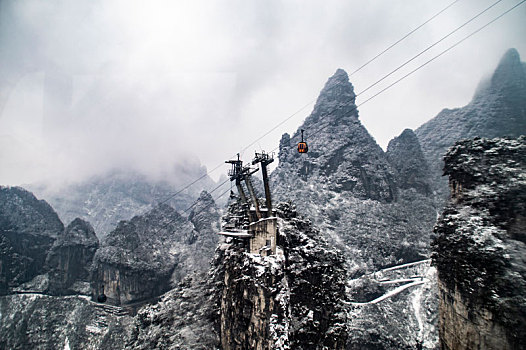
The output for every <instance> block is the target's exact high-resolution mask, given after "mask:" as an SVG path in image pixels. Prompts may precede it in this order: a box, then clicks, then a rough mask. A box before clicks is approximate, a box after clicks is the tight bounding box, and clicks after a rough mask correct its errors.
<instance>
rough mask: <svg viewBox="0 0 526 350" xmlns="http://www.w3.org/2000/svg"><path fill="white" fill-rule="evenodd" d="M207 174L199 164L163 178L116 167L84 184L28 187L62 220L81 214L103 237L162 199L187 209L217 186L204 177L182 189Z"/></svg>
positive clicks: (181, 208) (178, 170) (181, 167)
mask: <svg viewBox="0 0 526 350" xmlns="http://www.w3.org/2000/svg"><path fill="white" fill-rule="evenodd" d="M205 173H206V168H205V167H203V166H200V165H198V164H190V165H186V166H183V165H180V166H179V167H176V168H175V169H174V171H173V174H169V176H166V177H165V178H166V179H167V180H164V181H161V180H157V179H154V178H152V177H148V176H146V175H143V174H140V173H137V172H135V171H129V170H115V171H113V172H109V173H106V174H102V175H99V176H96V177H93V178H91V179H88V180H86V181H83V182H81V183H75V184H71V185H67V186H62V187H57V186H48V185H45V184H34V185H30V186H28V188H29V189H30V190H31V191H33V192H34V193H36V194H37V195H38V196H39V197H42V198H46V200H47V201H48V202H49V203H50V204H51V205H52V206H53V208H54V209H55V210H56V211H57V212H58V214H59V216H60V218H61V219H62V221H63V222H71V221H72V220H73V219H75V218H77V217H79V218H82V219H84V220H86V221H89V222H90V223H91V224H92V225H93V228H94V229H95V232H96V233H97V235H98V237H99V238H100V239H102V238H104V237H105V236H106V235H107V234H108V233H110V232H111V231H112V230H113V229H114V228H115V227H117V224H118V223H119V221H121V220H129V219H131V218H132V217H133V216H135V215H140V214H144V213H146V212H147V211H148V210H150V209H152V208H153V207H154V206H156V205H157V204H158V203H159V202H166V203H167V204H169V205H170V206H172V207H174V208H175V209H177V210H180V211H182V210H185V209H186V208H188V207H189V206H190V205H191V204H192V203H194V201H195V200H196V199H197V197H198V196H199V193H200V192H201V191H202V190H210V189H211V188H213V187H215V183H214V181H213V180H212V179H211V178H209V177H208V176H205V178H203V179H202V180H201V181H199V182H198V183H196V184H195V185H193V186H191V187H190V188H188V189H186V190H184V191H182V192H181V193H179V194H178V195H177V196H173V195H174V194H175V193H177V192H179V191H180V190H181V188H183V187H185V186H186V185H187V184H188V183H191V182H192V181H193V180H195V179H196V178H199V177H201V176H202V175H203V174H205Z"/></svg>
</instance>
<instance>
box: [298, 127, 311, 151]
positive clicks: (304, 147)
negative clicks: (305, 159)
mask: <svg viewBox="0 0 526 350" xmlns="http://www.w3.org/2000/svg"><path fill="white" fill-rule="evenodd" d="M303 131H304V130H303V129H301V142H298V152H299V153H307V152H308V151H309V146H308V145H307V142H305V141H304V140H303Z"/></svg>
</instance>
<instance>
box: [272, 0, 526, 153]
mask: <svg viewBox="0 0 526 350" xmlns="http://www.w3.org/2000/svg"><path fill="white" fill-rule="evenodd" d="M525 2H526V0H522V1H521V2H519V3H518V4H516V5H514V6H513V7H511V8H509V9H508V10H506V11H504V12H503V13H501V14H500V15H498V16H497V17H495V18H493V19H492V20H491V21H489V22H487V23H486V24H484V25H483V26H481V27H479V28H478V29H476V30H475V31H473V32H471V33H470V34H468V35H467V36H465V37H464V38H462V39H461V40H459V41H457V42H456V43H454V44H453V45H451V46H449V47H448V48H447V49H445V50H443V51H442V52H440V53H439V54H437V55H435V56H433V57H432V58H431V59H429V60H428V61H426V62H424V63H422V64H421V65H420V66H418V67H416V68H415V69H413V70H412V71H410V72H409V73H407V74H406V75H404V76H402V77H401V78H399V79H397V80H396V81H394V82H393V83H391V84H390V85H388V86H386V87H385V88H383V89H382V90H380V91H378V92H377V93H375V94H374V95H373V96H371V97H369V98H368V99H366V100H365V101H363V102H362V103H360V104H359V105H354V107H353V109H352V110H351V111H349V113H351V112H354V111H355V110H356V109H357V108H358V107H361V106H363V105H364V104H366V103H367V102H369V101H371V100H372V99H374V98H375V97H377V96H378V95H380V94H382V93H383V92H385V91H387V90H389V89H390V88H392V87H393V86H395V85H396V84H398V83H399V82H401V81H402V80H404V79H406V78H407V77H409V76H410V75H412V74H414V73H415V72H417V71H418V70H420V69H422V68H423V67H425V66H427V65H428V64H429V63H431V62H433V61H434V60H436V59H437V58H439V57H440V56H442V55H444V54H445V53H447V52H449V51H451V50H452V49H453V48H455V47H457V46H458V45H460V44H461V43H463V42H464V41H466V40H467V39H469V38H471V37H472V36H474V35H475V34H477V33H478V32H480V31H481V30H483V29H485V28H486V27H488V26H490V25H491V24H493V23H494V22H496V21H497V20H499V19H500V18H502V17H504V16H505V15H507V14H508V13H510V12H511V11H513V10H514V9H516V8H517V7H519V6H520V5H522V4H524V3H525ZM356 96H358V95H356ZM340 107H342V105H339V106H338V107H337V108H334V109H333V110H332V111H330V112H328V113H326V114H325V115H329V114H331V113H333V112H335V111H336V110H337V109H338V108H340ZM344 116H345V115H343V116H340V117H338V118H337V119H340V118H342V117H344ZM327 126H328V125H325V126H322V127H320V128H318V129H316V130H314V131H313V132H312V134H311V135H316V134H317V133H319V132H320V131H322V130H323V129H325V128H326V127H327ZM276 149H277V148H276ZM274 150H275V149H274Z"/></svg>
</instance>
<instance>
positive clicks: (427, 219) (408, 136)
mask: <svg viewBox="0 0 526 350" xmlns="http://www.w3.org/2000/svg"><path fill="white" fill-rule="evenodd" d="M361 119H362V116H361V114H360V111H358V110H357V108H356V93H355V91H354V86H353V84H352V83H351V82H350V81H349V75H348V74H347V73H346V72H345V71H344V70H343V69H338V70H337V71H336V72H335V73H334V74H333V75H332V76H331V77H330V78H329V79H328V80H327V82H326V84H325V86H324V87H323V89H322V90H321V92H320V94H319V97H318V98H317V101H316V104H315V106H314V108H313V110H312V113H311V114H310V115H309V116H308V117H307V118H306V119H305V121H304V122H303V123H302V124H301V125H299V126H298V128H297V131H296V132H294V133H293V134H292V135H290V134H288V133H286V134H283V135H282V137H281V141H280V143H279V154H278V156H279V164H278V166H277V167H276V169H275V170H274V171H273V172H272V174H271V176H270V177H271V189H272V196H273V199H274V202H275V203H276V205H275V208H276V219H275V220H276V221H277V225H278V226H277V227H278V236H277V241H278V246H279V247H278V251H279V254H276V255H270V256H263V255H259V254H249V253H247V252H246V251H245V248H244V247H243V244H241V243H240V242H239V241H236V240H235V239H231V238H229V239H223V238H218V236H217V232H218V231H219V230H220V218H221V216H222V215H223V218H224V219H225V220H224V221H225V222H227V221H229V220H231V219H235V218H239V211H240V210H241V211H243V210H242V209H239V208H240V206H239V204H237V203H236V202H235V201H236V200H237V196H236V195H235V194H234V193H232V195H231V196H230V198H229V204H230V206H229V207H228V208H227V207H225V205H224V204H221V203H220V202H217V201H214V198H217V195H218V194H220V193H222V192H223V191H224V190H220V191H217V192H215V193H213V194H212V195H211V194H210V193H208V192H206V191H202V190H209V191H210V190H212V189H213V188H215V186H216V184H217V183H216V182H214V181H213V180H212V179H210V178H209V177H206V176H203V177H204V180H203V181H202V182H199V183H196V184H195V185H194V186H192V187H190V188H188V189H187V190H185V191H183V192H182V193H180V194H178V195H177V196H174V197H173V198H169V197H170V195H173V194H174V190H177V189H178V188H181V187H180V186H181V184H185V183H188V182H189V180H191V179H195V178H197V177H199V176H202V175H204V174H205V173H206V171H205V170H204V169H203V167H202V166H201V165H200V164H199V163H197V162H193V163H191V164H190V165H189V166H187V167H184V166H182V167H180V168H178V169H175V170H174V171H173V172H172V173H171V176H173V177H175V178H177V180H176V181H173V182H170V181H165V180H163V179H158V178H152V177H148V176H146V175H144V174H141V173H140V172H126V171H114V172H112V173H109V174H107V175H101V176H99V177H94V178H92V179H89V180H86V181H83V182H80V183H77V184H74V185H70V186H64V187H62V188H59V189H57V188H53V187H46V186H45V185H43V184H34V185H32V186H30V188H31V190H32V191H33V192H35V193H37V194H38V195H37V196H36V197H35V195H34V194H32V193H31V192H29V191H27V190H26V189H23V188H20V187H4V186H2V187H0V238H1V241H0V253H1V254H0V295H1V296H0V311H1V313H0V318H1V322H0V325H1V326H0V347H6V348H32V347H37V346H40V345H42V344H43V346H46V347H50V348H51V347H52V348H68V347H69V348H78V349H95V348H104V347H106V348H113V349H126V348H133V349H148V348H167V349H177V348H184V347H188V348H191V349H211V348H223V349H235V348H255V347H257V346H260V347H262V348H269V349H283V350H284V349H291V348H294V349H323V348H324V347H328V348H331V349H363V348H366V349H392V350H394V349H437V348H438V346H439V340H438V323H437V321H438V318H439V317H438V315H439V314H438V309H439V301H438V295H439V294H438V293H439V289H438V283H437V275H436V269H435V267H434V266H433V265H432V264H431V262H430V257H431V246H430V243H431V241H432V240H433V239H436V238H435V237H434V233H433V226H434V225H435V223H436V220H437V216H440V215H441V213H442V211H443V203H444V199H445V197H446V196H447V194H448V189H447V184H446V181H445V179H442V177H441V175H442V168H443V166H442V164H443V163H442V155H443V154H444V152H445V151H446V150H447V148H448V147H450V146H453V145H454V144H455V143H456V142H458V141H460V140H461V139H463V138H468V137H469V138H473V137H504V136H509V137H517V136H518V135H523V134H526V65H525V63H524V62H521V60H520V56H519V53H518V51H517V50H515V49H510V50H509V51H507V52H506V53H505V54H504V56H503V58H502V59H501V61H500V63H499V64H498V66H497V68H496V69H495V72H494V74H493V75H492V76H491V78H490V79H489V80H484V81H483V82H482V83H481V85H480V86H479V88H478V89H477V91H476V93H475V95H474V98H473V100H472V101H471V102H470V103H469V104H468V105H466V106H465V107H461V108H457V109H453V110H449V109H445V110H443V111H442V112H441V113H439V114H438V115H437V116H436V117H435V118H433V119H431V120H430V121H428V122H427V123H425V124H423V125H422V126H421V127H419V128H417V129H416V130H415V131H413V130H411V129H405V130H403V131H402V132H401V133H400V135H399V136H397V137H395V138H393V139H392V140H391V141H390V142H389V144H388V146H387V149H386V150H385V151H384V150H383V149H382V148H381V147H380V146H379V145H378V143H377V142H376V140H375V139H374V137H373V136H372V135H371V133H369V131H368V130H367V128H366V127H365V126H364V124H363V123H362V120H361ZM301 129H304V130H306V134H305V135H306V137H307V142H308V143H309V152H308V153H306V154H300V153H298V151H297V148H296V146H297V143H298V142H299V140H300V137H301V136H300V130H301ZM463 142H464V143H459V144H457V146H456V148H455V149H456V150H457V151H458V152H457V153H454V152H453V153H449V154H450V155H451V154H454V155H455V159H454V162H450V165H449V167H448V169H447V171H448V175H450V176H451V177H450V180H451V179H456V180H455V181H457V182H458V183H459V184H464V183H468V182H469V180H470V179H471V177H472V175H471V173H470V171H471V170H473V171H474V172H475V174H474V175H473V176H474V177H475V178H476V177H477V176H482V175H480V174H483V173H484V172H485V171H487V170H485V169H486V168H485V166H487V165H488V164H486V163H487V162H485V161H484V159H486V158H484V155H483V153H484V152H483V151H485V150H489V151H488V152H490V156H489V158H488V159H491V162H492V163H491V169H499V172H498V173H493V172H491V171H492V170H491V169H490V170H489V171H490V173H491V174H493V175H492V176H496V177H497V178H498V181H497V180H495V181H493V182H491V183H490V184H489V185H491V186H494V187H495V188H494V189H491V191H498V189H499V188H501V187H502V186H501V184H504V185H506V186H507V187H505V189H506V191H504V192H503V193H504V194H505V195H506V196H508V197H509V198H508V197H506V198H508V199H509V201H508V203H509V204H510V205H512V206H513V205H514V202H513V200H514V199H516V198H522V197H524V193H523V187H524V186H522V182H523V181H522V182H520V181H518V180H514V178H517V179H518V178H520V177H521V169H523V168H524V164H523V162H524V154H523V153H524V152H523V149H524V139H523V138H521V139H519V140H518V141H500V140H495V141H486V140H483V141H480V139H476V140H475V141H463ZM462 145H464V146H465V147H464V146H462ZM488 145H489V146H488ZM510 148H511V149H512V150H510ZM464 149H469V150H468V151H469V152H472V153H473V152H474V153H475V154H477V157H476V159H477V167H478V168H477V169H469V171H468V170H466V169H468V168H469V166H467V167H466V164H468V165H469V161H470V159H475V158H473V157H471V158H470V157H467V156H466V155H465V154H464V153H463V150H464ZM481 150H482V151H481ZM477 152H478V153H477ZM481 152H482V153H481ZM479 153H481V154H482V155H480V154H479ZM499 154H503V155H508V156H509V155H510V154H511V155H512V156H510V157H509V158H510V159H511V160H507V159H508V158H506V157H502V156H499ZM247 157H249V156H248V155H244V158H247ZM479 157H480V160H479ZM450 160H451V159H450ZM507 161H513V164H512V163H510V164H508V165H509V166H507V165H506V162H507ZM451 164H454V168H453V167H452V165H451ZM459 169H460V170H459ZM506 169H511V170H513V171H511V170H510V171H511V173H512V175H513V176H514V178H510V180H509V181H508V178H507V177H506ZM455 176H456V177H455ZM482 177H484V176H482ZM486 180H487V179H486V177H484V179H482V180H480V181H478V182H476V185H477V186H480V188H479V187H477V188H478V190H481V191H483V190H484V189H487V188H488V187H487V186H486V183H485V182H484V181H486ZM508 182H509V183H508ZM455 184H456V183H453V185H452V188H453V190H454V191H457V192H454V193H455V194H458V195H459V196H460V195H461V194H462V193H463V192H462V189H463V187H462V186H456V185H455ZM509 184H511V185H510V186H508V185H509ZM514 184H516V185H517V186H515V185H514ZM489 185H488V186H489ZM504 185H503V186H504ZM519 185H520V186H519ZM485 186H486V187H485ZM502 188H504V187H502ZM226 189H228V185H227V186H226V188H225V190H226ZM514 191H515V192H516V193H515V192H514ZM489 193H490V194H491V193H492V192H489ZM46 196H48V198H46ZM514 196H515V197H514ZM479 197H480V198H479ZM489 197H492V196H491V195H490V196H489ZM38 198H43V200H41V199H38ZM166 198H168V200H165V202H164V203H161V204H159V202H160V201H161V202H162V201H163V199H166ZM458 198H461V197H458ZM492 198H493V197H492ZM495 198H497V197H495ZM495 198H493V199H491V200H490V199H488V198H486V199H485V197H484V196H477V195H473V194H472V193H471V194H470V196H467V197H465V199H466V200H467V201H468V202H466V203H464V204H462V203H461V202H455V203H453V204H451V203H450V209H448V210H450V211H451V208H453V209H454V210H458V211H459V212H460V211H463V210H467V209H466V208H468V207H469V206H473V208H468V209H469V210H480V211H481V213H482V214H480V215H483V216H484V217H487V218H488V220H489V221H488V222H490V221H491V220H494V219H493V216H494V214H495V215H496V216H497V218H499V217H500V216H502V213H501V212H500V211H499V210H495V208H494V207H493V203H494V202H495ZM453 200H455V198H453ZM501 200H502V201H505V199H499V201H501ZM279 202H281V204H277V203H279ZM48 203H50V204H51V205H50V204H48ZM495 203H496V202H495ZM499 203H500V202H499ZM468 204H469V206H468ZM152 207H153V208H152ZM464 207H465V208H464ZM475 207H476V208H475ZM236 208H238V209H239V210H237V209H236ZM520 208H522V207H520ZM520 208H519V209H520ZM186 209H188V210H186ZM521 210H522V209H520V210H518V211H513V210H511V211H506V213H507V214H506V215H508V214H510V213H512V214H513V213H518V214H517V215H516V217H515V216H513V215H511V214H510V215H511V216H513V217H510V218H508V217H507V216H506V222H507V223H511V224H510V227H512V229H511V231H510V232H511V233H510V235H511V236H510V237H512V238H513V240H512V239H511V238H510V239H509V240H508V238H506V239H504V238H503V240H505V241H506V242H508V241H509V242H512V243H513V246H514V247H515V245H517V246H518V245H520V244H522V243H521V242H520V241H521V240H523V237H522V236H521V234H520V232H521V228H522V227H523V226H524V222H523V217H522V216H521V215H523V214H522V211H521ZM448 213H449V214H448ZM453 214H454V213H453ZM453 214H452V212H447V210H446V213H445V214H442V215H441V216H440V217H441V219H440V220H441V221H439V222H441V224H440V225H441V226H440V227H439V228H438V229H437V228H435V230H436V232H435V234H441V235H444V232H446V233H447V232H448V227H449V226H447V225H448V223H449V222H453V223H455V222H457V221H458V220H459V216H458V215H457V216H455V215H453ZM499 215H500V216H499ZM77 217H79V218H77ZM455 220H457V221H455ZM494 221H495V225H497V223H498V222H499V220H494ZM466 222H468V223H471V222H470V221H469V218H468V219H467V221H466ZM491 222H493V221H491ZM481 227H482V226H481ZM504 229H506V228H502V230H504ZM499 230H500V229H499ZM499 230H496V231H495V232H497V231H498V232H497V233H498V234H499V235H501V236H502V237H504V236H505V235H504V233H503V231H502V230H500V231H499ZM501 231H502V232H501ZM484 232H486V231H484ZM486 233H487V232H486ZM441 237H442V238H441V240H440V239H439V240H437V242H439V243H440V244H443V246H444V247H446V248H443V247H442V246H439V249H438V250H437V252H438V254H439V256H440V257H441V259H446V260H442V263H443V261H447V259H450V258H451V259H452V258H453V257H452V256H453V255H454V254H453V255H452V254H449V253H448V251H447V246H448V245H451V244H453V245H454V244H457V243H458V242H457V241H455V236H449V237H446V239H444V236H441ZM484 237H486V236H484ZM499 237H500V236H499ZM502 237H501V238H502ZM517 237H518V238H517ZM515 238H517V239H515ZM449 239H451V241H450V240H449ZM473 241H474V242H475V243H477V242H478V241H477V238H476V237H475V238H474V239H473ZM469 242H470V241H469ZM469 242H462V244H464V243H466V244H467V245H468V246H469V244H470V243H469ZM267 244H268V243H267ZM510 244H511V243H510ZM504 248H505V247H504ZM504 248H503V249H504ZM468 250H469V249H468ZM491 257H492V259H488V261H495V262H496V264H499V265H498V269H497V270H499V271H501V270H502V269H504V270H505V271H507V270H506V269H507V267H506V266H505V264H504V263H502V259H500V258H495V259H493V255H492V256H491ZM514 259H515V256H514ZM475 260H476V259H475ZM513 263H514V264H515V265H521V264H520V261H519V260H518V259H515V260H513ZM439 265H440V264H439ZM464 265H465V266H468V267H470V266H477V262H476V261H470V262H469V263H468V264H464ZM464 265H462V264H460V265H459V266H460V267H458V268H459V269H462V266H464ZM440 266H441V267H443V264H442V265H440ZM516 267H517V266H515V267H514V269H515V270H513V271H519V272H518V275H517V274H515V273H514V272H513V273H511V272H510V275H513V276H514V278H517V279H518V280H520V281H523V280H524V277H523V276H522V275H521V274H522V273H523V272H524V271H525V270H526V269H524V266H522V265H521V266H519V267H518V268H516ZM470 268H471V267H470ZM488 269H489V270H492V267H491V266H489V267H488ZM460 271H461V270H460ZM466 271H468V272H469V271H470V270H469V269H468V270H466ZM510 271H511V270H510ZM519 275H520V276H519ZM444 276H446V277H444ZM447 276H448V275H447V271H444V270H443V271H442V272H441V278H442V280H443V281H446V283H445V285H446V286H448V287H451V286H453V285H454V283H459V284H460V285H461V286H463V288H464V286H465V284H462V283H464V282H463V281H460V280H459V281H457V280H455V281H453V280H451V279H448V277H447ZM458 276H460V277H458ZM462 276H464V274H463V273H459V272H458V271H456V273H455V278H457V277H458V278H459V279H460V278H463V277H462ZM466 278H467V279H469V275H468V276H467V277H466ZM466 278H464V279H466ZM484 278H486V277H484ZM484 281H486V280H484ZM477 283H478V282H477ZM484 283H485V282H484ZM521 283H522V282H521ZM468 284H469V283H468ZM499 286H500V287H499V288H500V289H503V290H505V292H506V293H508V292H509V290H507V289H506V288H504V287H503V286H502V285H499ZM500 289H498V290H500ZM441 292H442V293H443V294H442V295H444V293H445V294H448V293H450V292H451V291H448V290H444V289H442V290H441ZM462 292H463V293H464V294H466V295H469V288H467V289H466V288H464V289H462ZM512 292H513V291H512ZM506 293H504V294H503V295H506V296H508V294H506ZM101 294H104V295H105V297H106V298H107V299H106V301H105V303H100V302H97V300H98V297H99V296H100V295H101ZM512 294H513V293H512ZM454 297H455V298H456V297H457V295H454ZM492 298H494V299H495V298H497V300H496V302H495V303H494V305H499V303H500V301H499V300H498V297H494V296H492ZM494 299H492V301H495V300H494ZM523 304H524V303H523V300H522V299H521V304H520V305H519V310H515V309H514V310H512V311H513V312H514V313H515V312H517V313H519V314H520V312H522V309H521V308H522V306H523ZM444 305H445V304H441V307H443V308H444V309H445V310H447V311H448V315H453V316H451V318H452V319H453V318H454V317H455V312H457V311H458V310H453V309H454V308H452V307H451V308H450V307H448V306H447V305H445V306H444ZM506 305H508V304H506ZM66 310H69V312H70V315H71V316H68V317H64V316H63V315H64V314H65V312H66ZM479 311H480V310H479ZM477 314H478V313H477ZM480 315H481V316H480V317H484V310H482V311H480ZM448 317H449V316H448ZM441 327H442V331H443V332H444V331H445V332H447V331H448V329H447V328H446V329H444V328H443V326H441ZM467 327H471V325H468V326H467ZM490 328H491V327H490ZM505 333H506V332H503V334H505ZM513 337H515V338H517V337H518V336H517V335H516V334H515V333H513ZM515 338H514V339H515ZM448 341H449V340H448ZM452 341H453V340H452ZM39 344H40V345H39ZM240 344H241V345H240Z"/></svg>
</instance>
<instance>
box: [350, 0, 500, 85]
mask: <svg viewBox="0 0 526 350" xmlns="http://www.w3.org/2000/svg"><path fill="white" fill-rule="evenodd" d="M502 1H503V0H497V1H495V2H494V3H493V4H491V5H490V6H488V7H486V8H485V9H484V10H482V11H481V12H479V13H478V14H476V15H475V16H473V17H471V18H470V19H469V20H468V21H467V22H464V23H463V24H462V25H460V26H458V27H457V28H455V29H454V30H453V31H451V32H449V33H448V34H447V35H445V36H443V37H442V38H441V39H440V40H438V41H436V42H434V43H433V44H431V45H430V46H428V47H426V48H425V49H424V50H422V51H420V52H419V53H418V54H416V55H415V56H413V57H412V58H410V59H409V60H407V61H405V62H404V63H403V64H401V65H400V66H398V67H397V68H395V69H394V70H393V71H391V72H390V73H389V74H387V75H384V76H383V77H382V78H381V79H379V80H377V81H376V82H375V83H373V84H371V85H369V86H368V87H367V88H366V89H365V90H362V91H360V92H359V93H358V95H361V94H363V93H364V92H366V91H368V90H370V89H371V88H372V87H374V86H376V85H377V84H378V83H380V82H382V81H384V80H385V79H387V78H388V77H390V76H391V75H393V74H394V73H395V72H397V71H398V70H400V69H401V68H403V67H405V66H406V65H408V64H409V63H411V62H413V61H414V60H415V59H417V58H418V57H420V56H422V55H423V54H424V53H426V52H427V51H429V50H431V49H432V48H433V47H435V46H437V45H438V44H440V43H441V42H442V41H444V40H446V39H447V38H449V37H450V36H451V35H453V34H455V33H456V32H458V31H459V30H460V29H462V28H464V27H465V26H467V25H468V24H469V23H471V22H473V21H474V20H475V19H477V18H478V17H480V16H481V15H482V14H484V13H485V12H487V11H489V10H490V9H491V8H492V7H494V6H496V5H497V4H498V3H499V2H502Z"/></svg>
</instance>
